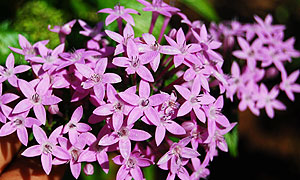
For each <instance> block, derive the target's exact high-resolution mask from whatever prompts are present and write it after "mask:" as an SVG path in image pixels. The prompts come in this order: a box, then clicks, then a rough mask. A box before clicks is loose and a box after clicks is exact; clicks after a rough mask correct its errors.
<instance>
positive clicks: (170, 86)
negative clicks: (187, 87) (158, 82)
mask: <svg viewBox="0 0 300 180" xmlns="http://www.w3.org/2000/svg"><path fill="white" fill-rule="evenodd" d="M183 82H184V79H183V75H182V76H180V77H179V78H177V79H176V80H175V81H173V82H172V83H171V84H169V85H168V86H167V87H164V88H163V89H162V91H164V92H170V91H171V90H172V89H173V86H174V85H175V84H182V83H183Z"/></svg>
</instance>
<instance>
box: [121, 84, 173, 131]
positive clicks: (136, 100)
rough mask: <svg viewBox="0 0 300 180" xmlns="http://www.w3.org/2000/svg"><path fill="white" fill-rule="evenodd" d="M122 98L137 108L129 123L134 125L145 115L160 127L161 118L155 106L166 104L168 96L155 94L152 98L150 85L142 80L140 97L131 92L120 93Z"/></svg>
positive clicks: (132, 112)
mask: <svg viewBox="0 0 300 180" xmlns="http://www.w3.org/2000/svg"><path fill="white" fill-rule="evenodd" d="M119 95H120V97H121V98H122V99H123V100H124V101H125V102H127V103H129V104H131V105H133V106H135V107H134V108H133V109H132V111H131V112H130V114H129V116H128V121H127V123H128V124H129V125H130V124H134V123H135V122H136V121H137V120H138V119H139V118H140V117H142V116H143V115H145V116H146V117H147V118H148V119H149V120H150V121H151V122H152V123H153V124H156V125H158V124H159V122H160V118H159V115H158V112H157V110H156V109H154V107H155V106H158V105H160V104H162V103H163V102H165V100H166V99H167V95H166V94H154V95H152V96H150V85H149V83H148V82H146V81H143V80H141V82H140V86H139V96H138V95H136V94H133V93H129V92H121V93H119Z"/></svg>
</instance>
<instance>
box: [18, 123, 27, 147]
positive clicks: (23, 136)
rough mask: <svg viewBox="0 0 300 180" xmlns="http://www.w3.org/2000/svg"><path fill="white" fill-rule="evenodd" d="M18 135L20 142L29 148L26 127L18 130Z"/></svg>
mask: <svg viewBox="0 0 300 180" xmlns="http://www.w3.org/2000/svg"><path fill="white" fill-rule="evenodd" d="M17 135H18V138H19V140H20V142H21V143H22V144H24V145H25V146H27V143H28V133H27V129H26V128H25V127H24V126H22V127H19V128H18V129H17Z"/></svg>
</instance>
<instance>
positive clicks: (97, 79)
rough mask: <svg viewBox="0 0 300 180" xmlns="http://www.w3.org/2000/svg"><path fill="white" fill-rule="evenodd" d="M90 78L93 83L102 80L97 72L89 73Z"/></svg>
mask: <svg viewBox="0 0 300 180" xmlns="http://www.w3.org/2000/svg"><path fill="white" fill-rule="evenodd" d="M90 79H91V80H92V81H93V82H94V83H99V82H101V81H102V76H101V75H99V74H93V75H91V77H90Z"/></svg>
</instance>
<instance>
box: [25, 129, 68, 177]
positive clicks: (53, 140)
mask: <svg viewBox="0 0 300 180" xmlns="http://www.w3.org/2000/svg"><path fill="white" fill-rule="evenodd" d="M62 128H63V127H62V126H59V127H58V128H56V129H55V130H54V131H53V132H52V133H51V134H50V136H49V138H47V135H46V133H45V132H44V130H43V129H42V128H40V127H38V126H37V125H33V128H32V130H33V135H34V138H35V139H36V141H37V142H38V143H39V144H38V145H33V146H31V147H29V148H27V149H25V151H24V152H23V153H22V156H26V157H35V156H40V155H41V161H42V166H43V169H44V171H45V172H46V174H47V175H49V174H50V171H51V168H52V155H54V156H55V157H58V158H60V159H66V160H68V159H70V158H71V156H70V154H69V153H68V152H67V151H66V150H64V149H63V148H62V147H60V146H57V145H56V144H57V138H58V137H59V136H60V135H61V131H62Z"/></svg>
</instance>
